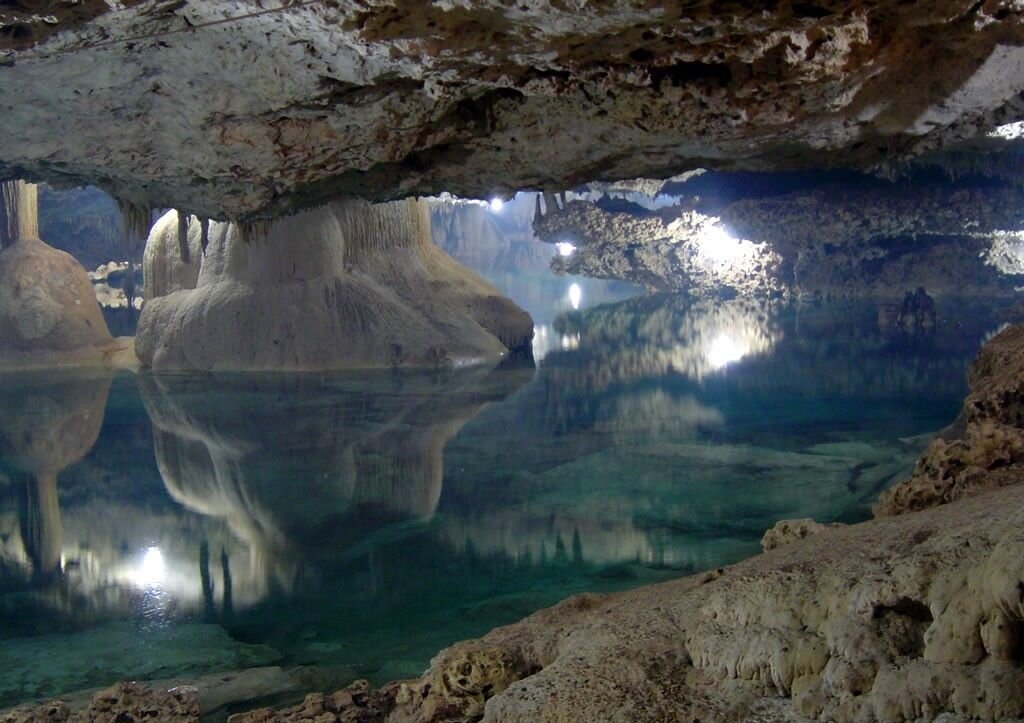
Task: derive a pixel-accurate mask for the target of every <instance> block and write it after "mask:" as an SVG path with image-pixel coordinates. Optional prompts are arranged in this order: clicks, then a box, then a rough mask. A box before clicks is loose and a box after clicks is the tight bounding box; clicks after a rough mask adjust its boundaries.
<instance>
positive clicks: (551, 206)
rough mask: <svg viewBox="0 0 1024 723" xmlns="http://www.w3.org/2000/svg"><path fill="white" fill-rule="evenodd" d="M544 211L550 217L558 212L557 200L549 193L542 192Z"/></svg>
mask: <svg viewBox="0 0 1024 723" xmlns="http://www.w3.org/2000/svg"><path fill="white" fill-rule="evenodd" d="M544 210H545V211H546V212H547V213H548V214H549V215H550V214H552V213H555V212H557V211H559V210H560V209H559V206H558V199H557V198H555V194H554V193H553V192H551V191H544Z"/></svg>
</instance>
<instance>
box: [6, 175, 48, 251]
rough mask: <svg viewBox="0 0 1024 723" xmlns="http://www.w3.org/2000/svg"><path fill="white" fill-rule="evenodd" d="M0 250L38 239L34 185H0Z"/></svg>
mask: <svg viewBox="0 0 1024 723" xmlns="http://www.w3.org/2000/svg"><path fill="white" fill-rule="evenodd" d="M0 197H2V198H0V248H7V247H8V246H12V245H14V244H15V243H16V242H18V241H26V240H27V241H31V240H37V239H38V238H39V203H38V189H37V188H36V185H35V184H34V183H26V182H25V181H3V182H2V183H0Z"/></svg>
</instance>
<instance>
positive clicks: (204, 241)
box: [199, 218, 210, 256]
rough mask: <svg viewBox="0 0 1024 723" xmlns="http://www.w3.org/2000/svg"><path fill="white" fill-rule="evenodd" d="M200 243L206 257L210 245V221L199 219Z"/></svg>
mask: <svg viewBox="0 0 1024 723" xmlns="http://www.w3.org/2000/svg"><path fill="white" fill-rule="evenodd" d="M199 243H200V244H201V245H202V247H203V256H206V247H207V246H209V245H210V219H208V218H201V219H199Z"/></svg>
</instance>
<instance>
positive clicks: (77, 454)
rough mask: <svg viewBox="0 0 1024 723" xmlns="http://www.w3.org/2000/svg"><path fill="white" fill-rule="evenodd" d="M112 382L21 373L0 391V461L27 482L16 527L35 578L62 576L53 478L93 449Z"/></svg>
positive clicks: (102, 378) (93, 377)
mask: <svg viewBox="0 0 1024 723" xmlns="http://www.w3.org/2000/svg"><path fill="white" fill-rule="evenodd" d="M110 380H111V377H110V376H108V375H89V376H77V377H74V376H73V377H65V378H61V379H60V380H59V381H51V380H49V379H47V378H45V377H43V376H40V375H38V374H24V375H18V376H17V377H15V381H16V382H17V383H15V384H5V385H3V387H2V388H0V408H3V410H4V414H3V416H2V417H0V459H3V460H5V461H6V462H7V463H8V464H9V465H11V466H12V467H14V468H15V469H16V470H17V471H18V473H19V475H20V476H21V477H24V478H25V481H24V488H23V491H22V503H21V506H20V515H19V516H20V525H19V526H20V529H21V536H22V541H23V545H24V550H25V554H26V557H27V559H26V561H25V562H26V563H27V564H29V566H30V567H31V570H32V572H33V574H34V575H36V576H39V577H44V578H45V577H52V576H53V575H54V574H57V573H59V572H60V571H61V551H62V547H63V525H62V523H61V512H60V500H59V495H58V489H57V477H58V475H59V474H60V472H61V470H63V469H65V468H66V467H69V466H71V465H73V464H75V463H76V462H78V461H79V460H81V459H82V458H83V457H84V456H85V455H86V454H88V453H89V451H90V450H91V449H92V448H93V446H94V445H95V444H96V439H97V437H98V436H99V433H100V428H101V427H102V425H103V414H104V408H105V406H106V402H107V394H108V393H109V390H110Z"/></svg>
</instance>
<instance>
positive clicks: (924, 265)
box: [534, 173, 1024, 298]
mask: <svg viewBox="0 0 1024 723" xmlns="http://www.w3.org/2000/svg"><path fill="white" fill-rule="evenodd" d="M656 193H659V194H660V195H658V196H656V197H654V198H653V199H639V200H645V202H647V204H648V207H647V208H644V207H642V206H639V205H637V203H635V202H632V201H630V200H627V199H622V198H615V197H609V196H607V195H604V196H600V197H599V198H598V199H597V200H596V201H594V200H591V201H578V200H577V201H570V202H569V203H567V204H566V205H565V207H564V208H562V207H561V206H560V205H559V204H557V203H553V202H549V203H546V204H545V206H544V209H543V212H541V209H538V214H537V217H536V219H535V221H534V229H535V231H536V233H537V234H538V236H539V237H540V238H541V239H543V240H545V241H547V242H549V243H559V242H569V243H572V244H573V245H574V246H576V249H575V251H574V252H573V253H572V254H571V255H568V256H564V257H558V258H556V259H555V261H554V263H553V267H554V268H555V270H556V271H562V272H567V273H576V274H585V275H587V276H595V277H599V278H616V279H625V280H629V281H633V282H636V283H640V284H643V285H644V286H646V287H647V288H650V289H657V290H666V289H669V290H679V291H685V292H687V293H689V294H690V295H692V296H696V297H699V298H705V297H708V296H711V295H726V296H731V295H742V296H761V297H769V298H771V297H779V296H786V295H794V296H801V297H803V296H827V297H850V296H860V295H875V296H880V297H896V298H898V297H900V296H902V295H903V293H904V292H905V291H907V290H908V289H910V288H914V287H918V286H922V287H925V288H926V289H927V290H928V291H929V293H933V294H940V295H961V296H962V295H991V294H999V295H1011V294H1013V293H1015V290H1016V287H1017V286H1019V285H1020V284H1021V281H1022V279H1024V262H1022V260H1021V259H1022V256H1021V249H1022V246H1024V242H1022V238H1024V237H1022V235H1021V233H1020V231H1021V229H1022V228H1024V212H1022V210H1021V209H1022V208H1024V192H1022V191H1021V190H1020V188H1018V187H1016V186H1013V185H1009V184H1008V185H1005V186H1004V185H998V184H993V183H991V182H988V181H984V180H979V179H978V178H977V177H975V178H974V180H973V181H970V182H968V181H964V182H960V183H954V182H950V181H948V180H946V179H937V178H936V177H935V176H934V174H924V173H918V174H917V175H916V176H915V177H913V178H911V179H910V180H908V181H903V182H899V183H893V182H888V181H884V180H880V179H877V178H869V177H867V176H863V175H859V174H806V175H805V174H765V175H763V176H760V177H757V176H754V175H753V174H719V173H705V174H702V175H700V176H697V177H695V178H692V179H688V180H686V181H684V182H682V183H667V184H665V185H664V186H662V187H660V188H658V189H657V191H656ZM550 200H551V201H553V200H554V199H553V198H552V199H550ZM666 200H667V201H669V202H673V201H674V203H671V205H669V204H668V203H666Z"/></svg>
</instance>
